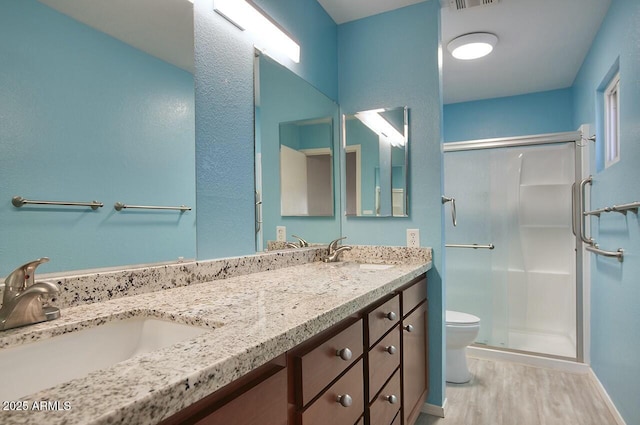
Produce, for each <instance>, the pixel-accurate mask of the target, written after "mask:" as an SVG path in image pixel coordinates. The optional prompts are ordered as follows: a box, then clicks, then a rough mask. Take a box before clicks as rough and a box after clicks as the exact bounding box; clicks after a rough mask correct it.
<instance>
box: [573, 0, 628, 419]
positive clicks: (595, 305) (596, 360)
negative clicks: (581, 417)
mask: <svg viewBox="0 0 640 425" xmlns="http://www.w3.org/2000/svg"><path fill="white" fill-rule="evenodd" d="M638 22H640V2H638V1H637V0H613V1H612V3H611V6H610V8H609V12H608V14H607V16H606V17H605V20H604V22H603V24H602V26H601V28H600V30H599V32H598V35H597V36H596V39H595V40H594V43H593V45H592V46H591V50H590V51H589V54H588V55H587V58H586V59H585V62H584V63H583V65H582V68H581V70H580V72H579V73H578V76H577V78H576V81H575V83H574V86H573V91H574V94H575V98H574V99H575V101H574V104H575V121H574V126H578V125H580V124H583V123H588V124H592V125H594V124H596V133H597V134H598V135H599V136H600V137H598V142H597V144H596V149H595V150H596V152H597V155H596V156H595V158H592V164H593V165H594V166H592V170H593V171H594V173H593V178H594V183H593V188H592V190H591V207H592V208H601V207H604V206H610V205H613V204H621V203H626V202H633V201H638V200H640V187H639V186H638V184H637V182H638V180H640V168H638V164H640V125H639V124H638V123H640V102H639V101H638V99H640V79H639V78H638V75H640V26H639V25H638ZM617 60H619V63H620V78H621V81H620V91H621V93H620V145H621V146H620V152H621V159H620V161H619V162H618V163H616V164H614V165H612V166H610V167H609V168H607V169H602V168H603V162H604V161H603V151H604V149H603V143H602V140H603V138H602V137H601V135H602V127H601V122H602V121H601V119H600V117H598V115H597V113H598V112H600V111H601V110H602V109H601V105H600V104H599V101H600V99H599V98H598V96H597V90H598V88H599V87H600V86H601V84H602V83H603V81H604V80H605V78H606V76H607V74H608V73H609V70H610V69H611V67H612V66H613V65H614V63H615V62H616V61H617ZM591 223H592V234H593V237H594V238H595V239H596V241H597V242H598V243H599V244H600V246H601V247H602V248H603V249H607V250H616V249H618V248H624V250H625V259H624V263H618V262H617V261H616V260H615V259H608V258H604V257H595V256H592V259H591V264H592V269H591V300H592V305H591V361H592V367H593V370H594V371H595V373H596V375H597V376H598V378H599V379H600V381H601V382H602V383H603V385H604V387H605V388H606V390H607V392H608V393H609V395H610V396H611V398H612V399H613V401H614V403H615V404H616V407H617V408H618V410H619V411H620V413H621V414H622V416H623V417H624V419H625V421H626V422H627V424H637V423H640V404H638V394H640V363H638V352H640V340H639V339H638V338H637V337H636V336H637V332H635V333H634V332H632V331H631V329H632V328H633V326H634V324H636V323H638V322H640V308H638V300H640V285H638V276H639V275H640V256H639V254H638V253H639V252H640V219H638V215H636V214H633V213H629V214H627V215H626V216H625V215H622V214H616V213H610V214H603V215H602V216H601V217H600V219H596V218H592V219H591Z"/></svg>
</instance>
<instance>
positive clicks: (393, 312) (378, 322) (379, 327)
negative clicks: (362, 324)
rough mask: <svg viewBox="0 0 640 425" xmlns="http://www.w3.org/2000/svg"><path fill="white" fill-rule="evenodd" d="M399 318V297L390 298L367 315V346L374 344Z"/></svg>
mask: <svg viewBox="0 0 640 425" xmlns="http://www.w3.org/2000/svg"><path fill="white" fill-rule="evenodd" d="M399 320H400V298H399V296H398V295H396V296H395V297H393V298H391V299H390V300H389V301H387V302H385V303H384V304H382V305H381V306H379V307H378V308H376V309H375V310H373V311H371V312H370V313H369V314H368V315H367V323H368V327H369V347H371V346H372V345H373V344H375V343H376V342H377V341H378V340H379V339H380V337H382V335H384V334H385V333H387V331H388V330H389V329H391V328H392V327H393V326H394V325H395V324H396V323H398V321H399Z"/></svg>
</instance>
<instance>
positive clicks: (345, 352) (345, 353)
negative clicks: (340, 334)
mask: <svg viewBox="0 0 640 425" xmlns="http://www.w3.org/2000/svg"><path fill="white" fill-rule="evenodd" d="M336 356H338V357H340V358H341V359H342V360H345V361H347V360H351V357H353V353H352V352H351V350H349V349H348V348H343V349H342V350H338V351H336Z"/></svg>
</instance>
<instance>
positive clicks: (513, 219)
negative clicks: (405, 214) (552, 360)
mask: <svg viewBox="0 0 640 425" xmlns="http://www.w3.org/2000/svg"><path fill="white" fill-rule="evenodd" d="M575 158H576V157H575V143H573V142H571V143H555V144H548V145H536V146H515V147H503V148H492V149H480V150H464V151H450V152H446V148H445V155H444V169H445V180H444V181H445V192H444V193H445V195H446V196H448V197H453V198H455V200H456V206H457V226H456V227H454V226H453V225H452V220H446V221H445V223H446V228H445V232H446V234H445V235H446V236H445V240H446V243H447V245H468V244H479V245H487V246H488V245H493V246H494V249H486V248H485V249H483V248H479V249H465V248H461V247H452V246H449V247H447V248H446V250H447V251H446V255H447V258H446V269H445V273H446V282H447V309H448V310H456V311H462V312H466V313H471V314H474V315H476V316H478V317H480V319H481V325H480V334H479V336H478V339H477V341H476V343H477V344H484V345H488V346H492V347H500V348H505V349H511V350H518V351H526V352H535V353H541V354H545V355H552V356H560V357H568V358H574V359H575V358H576V355H577V354H576V345H577V344H576V251H575V248H576V238H575V236H574V234H573V232H572V197H571V193H572V192H571V191H572V184H573V183H574V181H575V179H576V168H575V163H576V159H575ZM445 208H446V209H447V212H448V208H449V206H446V207H445Z"/></svg>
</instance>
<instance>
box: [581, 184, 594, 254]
mask: <svg viewBox="0 0 640 425" xmlns="http://www.w3.org/2000/svg"><path fill="white" fill-rule="evenodd" d="M587 183H589V184H593V177H591V176H589V177H587V178H586V179H583V180H582V181H581V182H580V222H579V224H580V239H582V242H584V243H586V244H589V245H593V244H594V242H593V239H591V238H590V237H589V238H588V237H587V235H586V230H585V221H586V220H585V216H584V212H585V210H586V206H585V204H584V202H585V195H586V194H585V186H586V185H587Z"/></svg>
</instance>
